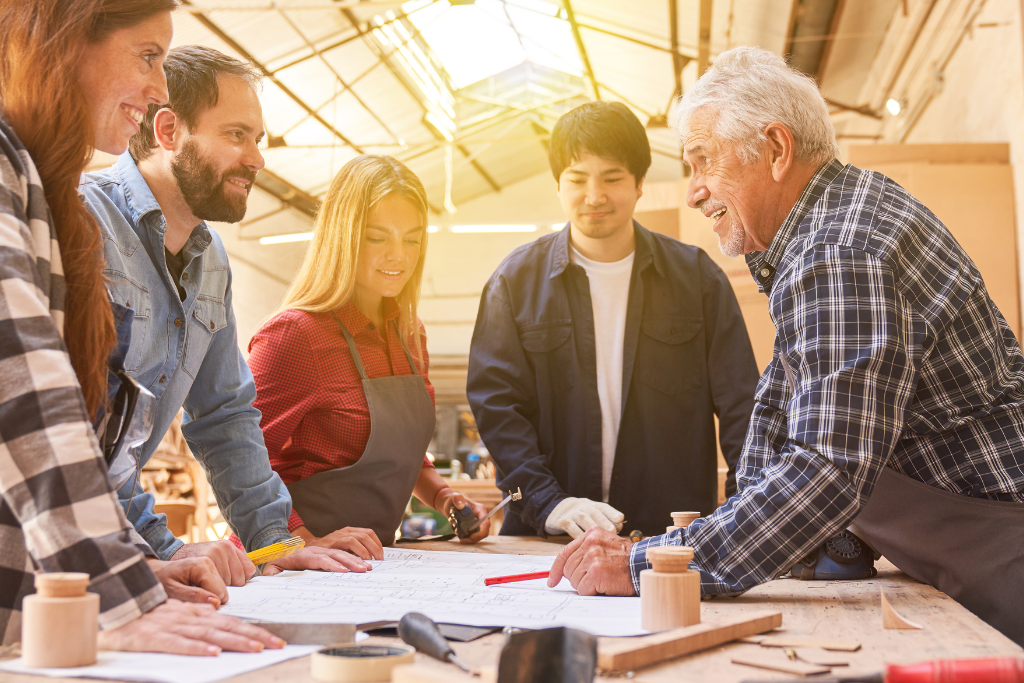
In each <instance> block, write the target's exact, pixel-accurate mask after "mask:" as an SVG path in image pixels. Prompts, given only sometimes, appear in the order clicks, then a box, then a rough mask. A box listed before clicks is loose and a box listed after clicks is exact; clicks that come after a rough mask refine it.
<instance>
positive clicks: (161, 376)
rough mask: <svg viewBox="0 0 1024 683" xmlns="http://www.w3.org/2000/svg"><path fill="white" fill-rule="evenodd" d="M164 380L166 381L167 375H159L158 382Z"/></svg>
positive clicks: (161, 382)
mask: <svg viewBox="0 0 1024 683" xmlns="http://www.w3.org/2000/svg"><path fill="white" fill-rule="evenodd" d="M166 381H167V375H160V384H163V383H164V382H166Z"/></svg>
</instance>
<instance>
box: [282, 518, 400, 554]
mask: <svg viewBox="0 0 1024 683" xmlns="http://www.w3.org/2000/svg"><path fill="white" fill-rule="evenodd" d="M292 533H293V534H295V535H296V536H301V537H302V539H303V540H305V541H306V546H307V547H312V546H315V547H319V548H333V549H335V550H346V551H348V552H350V553H352V554H353V555H356V556H358V557H359V558H361V559H363V560H383V559H384V546H383V545H382V544H381V542H380V539H379V538H377V534H375V533H374V531H373V529H361V528H359V527H354V526H347V527H345V528H343V529H338V530H337V531H332V532H331V533H329V534H327V535H326V536H320V537H317V536H314V535H313V534H311V533H309V530H308V529H306V527H304V526H300V527H298V528H297V529H295V531H293V532H292Z"/></svg>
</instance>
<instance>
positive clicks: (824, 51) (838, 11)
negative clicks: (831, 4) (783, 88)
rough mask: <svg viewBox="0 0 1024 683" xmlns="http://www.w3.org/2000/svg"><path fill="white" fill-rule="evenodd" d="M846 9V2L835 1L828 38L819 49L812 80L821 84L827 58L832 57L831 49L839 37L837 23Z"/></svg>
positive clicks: (843, 0) (844, 0) (826, 66)
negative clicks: (816, 66) (818, 57)
mask: <svg viewBox="0 0 1024 683" xmlns="http://www.w3.org/2000/svg"><path fill="white" fill-rule="evenodd" d="M845 9H846V0H836V6H835V9H834V10H833V11H832V22H831V24H830V26H829V29H828V38H826V39H825V46H824V47H822V48H821V58H820V59H819V60H818V68H817V69H816V70H815V72H814V80H816V81H817V82H818V83H821V79H822V78H823V77H824V76H825V69H827V68H828V61H829V58H831V57H832V48H833V47H834V46H835V44H836V36H837V35H839V22H841V21H842V20H843V11H844V10H845Z"/></svg>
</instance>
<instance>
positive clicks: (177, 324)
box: [174, 318, 182, 327]
mask: <svg viewBox="0 0 1024 683" xmlns="http://www.w3.org/2000/svg"><path fill="white" fill-rule="evenodd" d="M181 323H182V320H181V318H175V319H174V326H175V327H181Z"/></svg>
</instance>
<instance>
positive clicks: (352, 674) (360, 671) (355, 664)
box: [311, 645, 416, 681]
mask: <svg viewBox="0 0 1024 683" xmlns="http://www.w3.org/2000/svg"><path fill="white" fill-rule="evenodd" d="M415 657H416V650H414V649H413V648H411V647H408V646H406V645H343V646H340V647H325V648H324V649H322V650H317V651H316V652H314V653H313V654H312V664H311V666H312V673H313V678H315V679H316V680H318V681H390V680H391V670H392V669H393V668H395V667H396V666H398V665H399V664H411V663H412V662H413V660H414V659H415Z"/></svg>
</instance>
